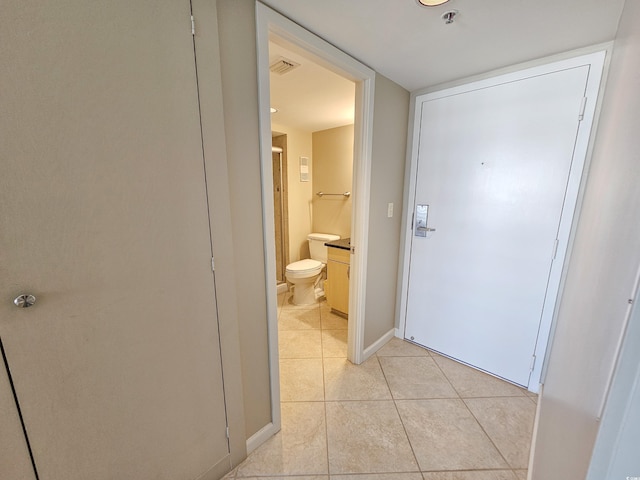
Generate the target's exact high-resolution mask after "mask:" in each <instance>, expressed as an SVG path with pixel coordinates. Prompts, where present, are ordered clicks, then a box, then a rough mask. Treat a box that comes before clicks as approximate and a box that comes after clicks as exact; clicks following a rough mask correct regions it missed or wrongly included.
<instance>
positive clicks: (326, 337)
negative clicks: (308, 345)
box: [322, 330, 347, 358]
mask: <svg viewBox="0 0 640 480" xmlns="http://www.w3.org/2000/svg"><path fill="white" fill-rule="evenodd" d="M322 355H323V356H324V357H325V358H328V357H344V358H346V357H347V331H346V330H322Z"/></svg>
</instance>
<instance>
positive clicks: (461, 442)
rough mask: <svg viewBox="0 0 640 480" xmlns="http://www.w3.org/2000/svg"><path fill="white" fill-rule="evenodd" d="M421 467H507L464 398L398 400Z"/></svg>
mask: <svg viewBox="0 0 640 480" xmlns="http://www.w3.org/2000/svg"><path fill="white" fill-rule="evenodd" d="M396 405H397V406H398V410H399V412H400V417H401V418H402V421H403V423H404V426H405V428H406V429H407V434H408V435H409V439H410V440H411V445H412V447H413V450H414V452H415V455H416V458H417V459H418V463H419V464H420V468H421V470H422V471H438V470H473V469H499V468H508V466H507V464H506V463H505V461H504V459H503V458H502V456H501V455H500V453H499V452H498V451H497V450H496V448H495V447H494V446H493V444H492V443H491V440H489V438H488V437H487V436H486V434H485V433H484V432H483V431H482V428H480V425H479V424H478V422H477V421H476V420H475V418H474V417H473V415H471V413H470V412H469V410H468V409H467V407H466V406H465V405H464V403H463V402H462V400H458V399H437V400H398V401H396Z"/></svg>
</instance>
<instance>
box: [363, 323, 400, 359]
mask: <svg viewBox="0 0 640 480" xmlns="http://www.w3.org/2000/svg"><path fill="white" fill-rule="evenodd" d="M395 336H396V329H395V328H392V329H391V330H389V331H388V332H387V333H385V334H384V335H383V336H381V337H380V338H379V339H378V340H376V341H375V342H373V344H371V345H370V346H369V347H367V348H365V349H364V352H362V357H363V359H362V361H363V362H364V361H365V360H366V359H367V358H369V357H370V356H371V355H373V354H374V353H376V352H377V351H378V350H380V349H381V348H382V346H383V345H384V344H385V343H387V342H388V341H389V340H391V339H392V338H393V337H395Z"/></svg>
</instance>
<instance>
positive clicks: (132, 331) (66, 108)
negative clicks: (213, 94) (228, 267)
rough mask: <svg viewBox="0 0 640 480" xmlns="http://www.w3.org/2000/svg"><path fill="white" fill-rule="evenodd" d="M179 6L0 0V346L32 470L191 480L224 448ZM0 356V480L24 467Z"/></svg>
mask: <svg viewBox="0 0 640 480" xmlns="http://www.w3.org/2000/svg"><path fill="white" fill-rule="evenodd" d="M190 15H191V10H190V2H189V0H175V1H170V0H162V1H158V0H140V1H136V2H130V1H124V0H115V1H109V2H102V3H99V2H84V1H81V0H60V1H56V2H50V3H48V2H37V1H24V0H6V1H4V2H3V8H2V18H1V19H0V22H2V28H0V40H1V41H0V49H2V58H3V68H2V69H0V85H2V94H1V95H0V111H2V115H0V131H1V132H2V142H0V159H1V160H0V161H1V162H2V163H1V164H2V173H1V175H0V222H1V224H0V340H1V341H2V345H3V347H4V352H5V353H6V365H7V366H8V367H9V371H10V373H11V377H12V379H13V383H14V386H15V393H16V399H17V405H18V406H19V408H20V412H21V413H22V417H23V419H24V427H25V428H24V430H25V432H26V438H28V441H29V443H30V446H31V450H32V453H33V461H34V464H35V466H36V468H37V471H38V476H39V478H40V479H41V480H44V479H51V480H53V479H56V480H57V479H65V480H88V479H91V480H112V479H123V480H124V479H136V480H146V479H149V480H151V479H154V480H174V479H195V478H200V476H201V475H203V474H204V473H205V472H207V471H208V470H209V469H210V468H211V467H212V466H214V465H215V464H217V463H219V462H220V461H223V460H224V459H225V458H226V457H227V456H228V453H229V449H228V443H227V437H226V417H225V415H226V414H225V400H224V393H223V384H222V367H221V358H220V345H219V338H218V325H217V317H216V298H215V290H214V285H213V281H214V280H213V273H212V271H211V243H210V236H209V221H208V214H207V198H206V191H205V181H204V172H203V154H202V141H201V136H200V122H199V113H198V91H197V84H196V73H195V63H194V49H193V37H192V35H191V21H190ZM23 293H24V294H33V295H34V296H35V298H36V302H35V304H34V305H33V306H31V307H29V308H19V307H17V306H15V305H14V303H13V299H14V298H16V297H17V296H18V295H19V294H23ZM0 367H1V369H2V371H3V372H2V374H0V388H1V389H2V391H1V392H0V407H2V408H1V409H0V415H2V418H1V419H0V425H1V426H2V427H3V430H2V432H1V433H0V436H2V437H3V441H2V442H0V444H2V445H4V442H5V439H4V435H5V434H7V435H11V438H10V439H7V440H6V441H8V442H9V443H11V444H12V445H15V451H19V452H20V459H21V461H22V462H21V464H20V465H21V467H20V468H21V470H22V471H21V472H19V473H18V472H15V471H0V477H1V478H6V479H7V480H8V479H9V478H11V479H14V478H16V479H17V478H32V476H33V471H29V470H30V469H31V465H30V464H29V463H30V462H29V461H28V460H25V455H26V454H25V453H24V452H25V435H23V432H22V429H21V428H20V425H19V421H18V420H16V419H17V413H16V411H17V408H18V407H17V406H16V405H15V404H14V403H15V402H14V399H13V398H12V394H11V392H8V391H7V385H8V384H9V382H8V379H7V378H6V377H5V376H4V370H5V365H0ZM7 425H8V426H10V427H11V428H10V429H9V430H8V431H5V430H4V427H5V426H7ZM20 437H21V438H20ZM4 453H5V452H3V454H4ZM0 460H2V461H4V457H3V455H0ZM2 465H4V463H0V466H2ZM15 466H16V464H12V467H15Z"/></svg>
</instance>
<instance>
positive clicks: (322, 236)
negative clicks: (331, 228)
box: [307, 233, 340, 263]
mask: <svg viewBox="0 0 640 480" xmlns="http://www.w3.org/2000/svg"><path fill="white" fill-rule="evenodd" d="M307 240H309V253H310V254H311V258H312V259H314V260H318V261H320V262H322V263H327V247H325V246H324V244H325V242H333V241H334V240H340V235H332V234H331V233H310V234H309V235H307Z"/></svg>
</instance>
